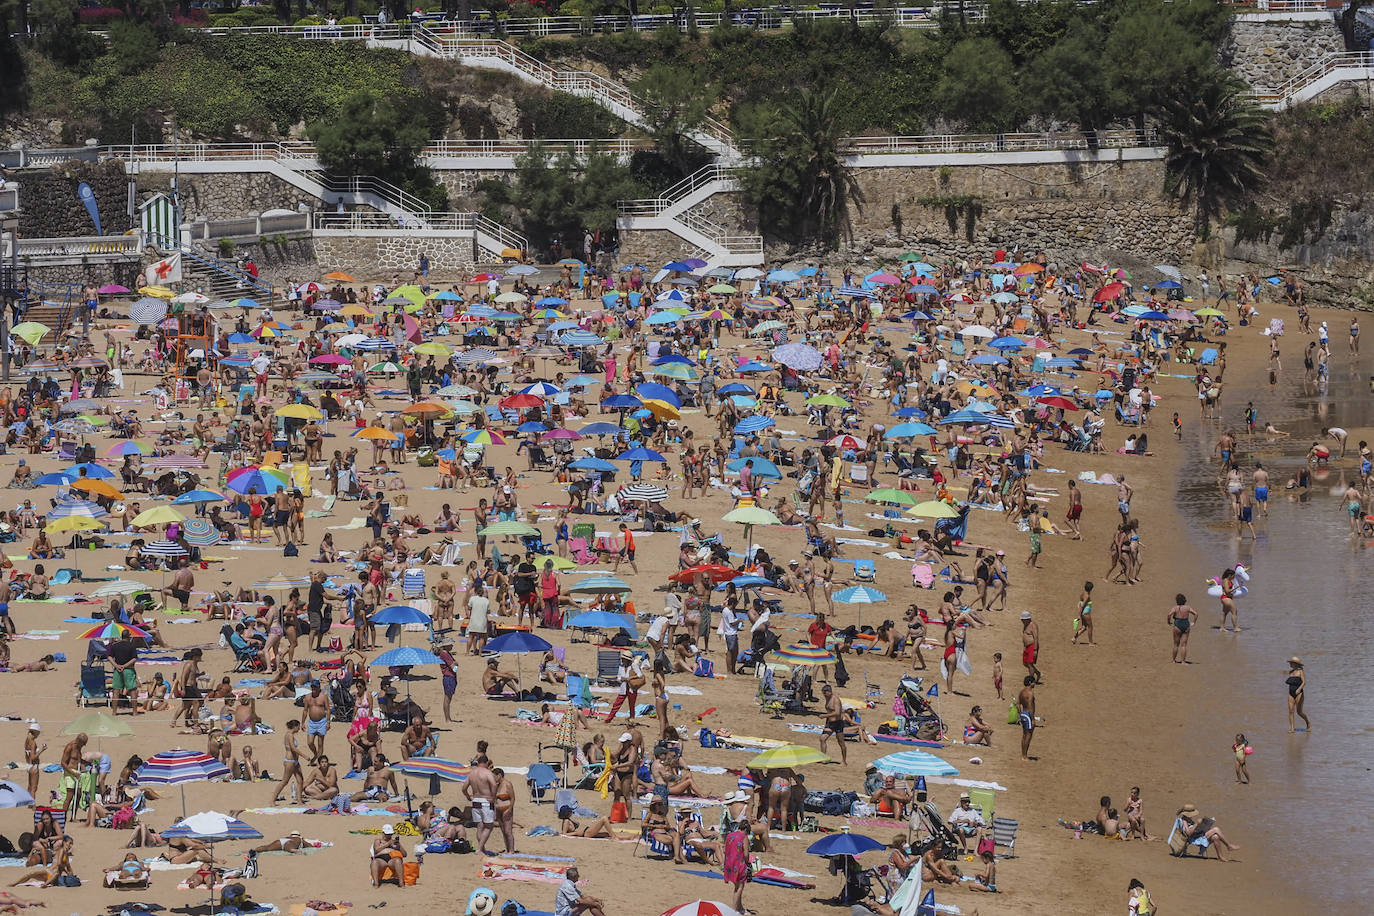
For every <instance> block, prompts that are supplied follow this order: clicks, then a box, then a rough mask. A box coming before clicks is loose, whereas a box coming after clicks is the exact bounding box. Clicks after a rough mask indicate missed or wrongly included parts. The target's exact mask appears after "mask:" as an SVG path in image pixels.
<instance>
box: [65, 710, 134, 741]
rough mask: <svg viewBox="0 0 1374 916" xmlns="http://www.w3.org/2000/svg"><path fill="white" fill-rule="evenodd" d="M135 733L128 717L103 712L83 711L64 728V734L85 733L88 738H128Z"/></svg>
mask: <svg viewBox="0 0 1374 916" xmlns="http://www.w3.org/2000/svg"><path fill="white" fill-rule="evenodd" d="M133 733H134V729H133V726H131V725H130V724H129V722H128V720H127V719H121V718H119V717H118V716H112V715H110V714H108V713H103V712H88V713H83V714H82V715H79V716H77V717H76V718H75V719H73V720H72V721H71V722H70V723H69V724H68V725H67V727H66V728H64V729H62V734H64V735H85V736H86V737H88V738H127V737H129V736H130V735H132V734H133Z"/></svg>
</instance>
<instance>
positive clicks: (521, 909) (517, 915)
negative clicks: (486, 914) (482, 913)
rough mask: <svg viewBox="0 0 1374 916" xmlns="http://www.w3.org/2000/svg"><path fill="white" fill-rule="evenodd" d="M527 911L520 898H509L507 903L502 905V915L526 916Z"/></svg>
mask: <svg viewBox="0 0 1374 916" xmlns="http://www.w3.org/2000/svg"><path fill="white" fill-rule="evenodd" d="M527 912H528V910H526V909H525V906H524V904H522V903H521V902H520V901H519V900H507V901H506V905H505V906H503V907H501V916H525V913H527Z"/></svg>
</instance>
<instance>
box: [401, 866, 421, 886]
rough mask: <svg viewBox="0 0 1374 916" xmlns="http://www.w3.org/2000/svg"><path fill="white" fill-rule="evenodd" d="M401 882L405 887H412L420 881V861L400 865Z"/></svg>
mask: <svg viewBox="0 0 1374 916" xmlns="http://www.w3.org/2000/svg"><path fill="white" fill-rule="evenodd" d="M401 873H402V876H401V883H402V884H404V885H405V886H406V887H414V886H415V885H417V884H419V883H420V863H419V862H406V863H405V864H404V865H402V866H401Z"/></svg>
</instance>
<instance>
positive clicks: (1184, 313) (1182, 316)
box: [1169, 309, 1197, 321]
mask: <svg viewBox="0 0 1374 916" xmlns="http://www.w3.org/2000/svg"><path fill="white" fill-rule="evenodd" d="M1169 317H1170V318H1172V319H1174V320H1175V321H1197V317H1196V316H1195V315H1193V313H1192V312H1190V311H1188V310H1187V309H1174V310H1173V311H1172V312H1170V313H1169Z"/></svg>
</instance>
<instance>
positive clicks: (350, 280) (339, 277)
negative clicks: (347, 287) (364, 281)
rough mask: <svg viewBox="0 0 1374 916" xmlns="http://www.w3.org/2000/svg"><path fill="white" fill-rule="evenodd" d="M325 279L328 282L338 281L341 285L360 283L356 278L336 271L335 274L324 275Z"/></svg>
mask: <svg viewBox="0 0 1374 916" xmlns="http://www.w3.org/2000/svg"><path fill="white" fill-rule="evenodd" d="M324 278H325V279H326V280H338V281H339V282H340V283H357V282H358V281H357V279H355V278H354V277H351V276H349V275H348V274H346V273H344V272H343V271H342V270H336V271H334V272H333V273H327V274H325V275H324Z"/></svg>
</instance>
